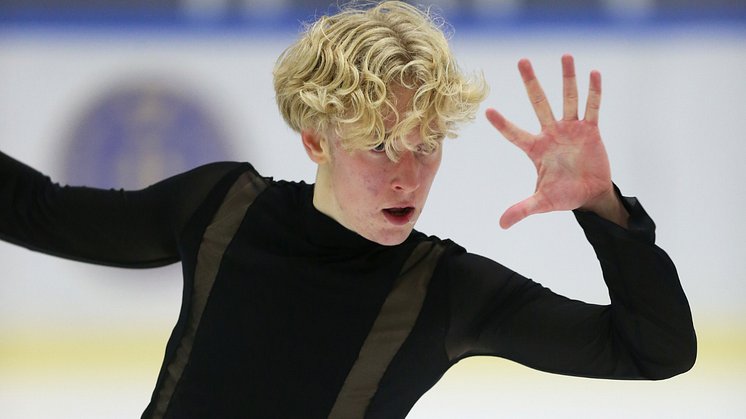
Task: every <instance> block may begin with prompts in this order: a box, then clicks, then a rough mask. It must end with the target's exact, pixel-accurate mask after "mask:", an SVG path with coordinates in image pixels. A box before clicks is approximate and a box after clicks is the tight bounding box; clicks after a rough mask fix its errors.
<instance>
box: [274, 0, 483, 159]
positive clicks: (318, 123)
mask: <svg viewBox="0 0 746 419" xmlns="http://www.w3.org/2000/svg"><path fill="white" fill-rule="evenodd" d="M444 28H446V24H445V22H444V21H443V20H442V19H440V18H438V17H437V16H435V15H433V14H431V13H430V11H429V10H422V9H419V8H417V7H414V6H411V5H409V4H406V3H403V2H398V1H387V2H384V3H380V4H372V5H371V4H370V3H360V2H353V3H350V4H347V5H345V6H341V10H340V12H339V13H336V14H334V15H330V16H323V17H321V18H320V19H318V20H316V21H315V22H312V23H307V24H306V26H305V31H304V32H303V33H302V37H301V39H300V40H298V41H297V42H295V43H294V44H293V45H291V46H290V47H289V48H287V49H286V50H285V51H284V52H283V53H282V55H280V57H279V58H278V60H277V63H276V64H275V67H274V70H273V75H274V87H275V94H276V100H277V105H278V107H279V109H280V113H281V114H282V116H283V118H284V119H285V121H286V122H287V123H288V125H289V126H290V127H291V128H292V129H293V130H295V131H297V132H302V131H305V130H314V131H317V132H328V131H327V130H329V129H330V128H331V129H334V130H335V132H336V133H337V135H339V136H340V137H341V138H342V146H343V148H345V149H346V150H348V151H352V150H356V149H362V150H370V149H373V148H376V147H378V146H380V145H381V144H383V145H384V147H385V150H386V153H387V155H388V156H389V158H391V159H392V160H394V161H397V160H398V155H399V153H400V152H401V150H400V147H402V146H404V147H406V148H408V149H412V148H413V147H419V148H420V150H422V146H423V145H424V148H425V149H426V151H433V150H435V149H437V147H439V146H440V143H441V141H442V139H443V138H444V137H450V138H455V137H456V136H457V134H456V128H457V125H458V124H459V123H461V122H464V121H472V120H473V119H474V115H475V113H476V111H477V108H478V107H479V103H480V102H481V101H483V100H484V99H485V98H486V96H487V93H488V90H489V88H488V86H487V84H486V82H485V81H484V75H482V74H479V75H477V74H472V75H471V76H466V75H464V74H462V72H461V70H460V69H459V67H458V65H457V64H456V61H455V60H454V58H453V56H452V54H451V51H450V48H449V46H448V40H447V38H446V35H445V33H444ZM395 86H402V87H405V88H407V89H411V90H412V91H413V95H412V99H411V100H410V101H409V103H408V104H407V106H406V111H405V112H404V115H399V113H398V112H397V109H396V106H395V101H396V97H395V95H394V93H393V91H392V87H395ZM387 118H391V119H392V120H393V121H394V124H393V125H392V127H390V129H389V130H387V129H386V127H385V123H384V121H385V120H386V119H387ZM418 125H419V129H420V137H421V140H422V144H421V145H417V144H414V145H413V144H409V143H408V142H407V141H393V140H394V139H396V138H404V137H403V136H404V135H406V134H407V133H409V132H411V131H412V130H413V129H415V128H416V127H417V126H418Z"/></svg>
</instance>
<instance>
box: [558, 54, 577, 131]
mask: <svg viewBox="0 0 746 419" xmlns="http://www.w3.org/2000/svg"><path fill="white" fill-rule="evenodd" d="M562 98H563V102H562V117H563V118H564V119H565V120H566V121H574V120H577V119H578V84H577V81H576V79H575V62H574V61H573V58H572V55H570V54H565V55H563V56H562Z"/></svg>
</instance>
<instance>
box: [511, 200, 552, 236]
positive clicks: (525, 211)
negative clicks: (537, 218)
mask: <svg viewBox="0 0 746 419" xmlns="http://www.w3.org/2000/svg"><path fill="white" fill-rule="evenodd" d="M540 212H546V211H545V210H542V208H541V205H540V203H539V200H538V199H537V197H536V195H535V194H534V195H532V196H530V197H528V198H526V199H524V200H523V201H521V202H519V203H517V204H515V205H513V206H511V207H510V208H508V209H507V210H506V211H505V213H504V214H503V215H502V217H500V227H502V228H503V229H506V230H507V229H509V228H510V227H512V226H513V225H514V224H515V223H517V222H519V221H521V220H523V219H524V218H526V217H528V216H529V215H532V214H538V213H540Z"/></svg>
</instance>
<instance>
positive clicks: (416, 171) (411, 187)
mask: <svg viewBox="0 0 746 419" xmlns="http://www.w3.org/2000/svg"><path fill="white" fill-rule="evenodd" d="M393 165H394V177H393V179H392V181H391V189H393V190H394V191H397V192H413V191H415V190H417V188H419V187H420V165H421V163H420V161H419V160H418V159H417V157H416V156H415V155H414V153H412V152H411V151H407V152H405V153H402V154H401V156H400V158H399V161H397V162H396V163H393Z"/></svg>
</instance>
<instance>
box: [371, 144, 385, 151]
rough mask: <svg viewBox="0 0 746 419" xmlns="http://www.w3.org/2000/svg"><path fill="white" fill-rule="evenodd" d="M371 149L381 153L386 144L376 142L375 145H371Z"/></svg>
mask: <svg viewBox="0 0 746 419" xmlns="http://www.w3.org/2000/svg"><path fill="white" fill-rule="evenodd" d="M373 151H375V152H376V153H382V152H384V151H386V144H385V143H381V144H378V145H377V146H375V147H373Z"/></svg>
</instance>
